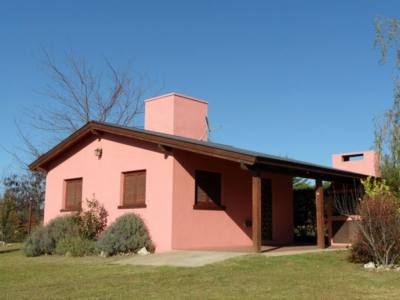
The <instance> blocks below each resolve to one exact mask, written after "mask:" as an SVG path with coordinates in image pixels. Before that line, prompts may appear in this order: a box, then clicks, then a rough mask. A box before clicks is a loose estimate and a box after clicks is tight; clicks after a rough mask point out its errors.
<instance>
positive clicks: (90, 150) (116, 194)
mask: <svg viewBox="0 0 400 300" xmlns="http://www.w3.org/2000/svg"><path fill="white" fill-rule="evenodd" d="M98 147H100V148H102V149H103V156H102V157H101V159H98V158H97V157H96V156H95V155H94V150H95V149H96V148H98ZM143 169H145V170H146V174H147V178H146V204H147V207H146V208H136V209H118V205H120V203H121V196H122V192H121V184H122V177H121V174H122V172H126V171H134V170H143ZM196 169H199V170H207V171H213V172H219V173H221V174H222V203H223V205H225V206H226V210H223V211H216V210H196V209H194V208H193V205H194V201H195V182H194V172H195V170H196ZM262 176H263V177H267V178H270V179H271V180H272V197H273V208H272V210H273V239H274V241H273V243H275V244H280V243H290V242H292V241H293V207H292V203H293V198H292V196H293V194H292V190H291V178H290V177H289V176H286V175H279V174H272V173H265V174H263V175H262ZM77 177H82V178H83V191H82V193H83V197H82V199H86V198H91V197H93V196H94V197H95V198H96V199H98V200H99V201H100V202H102V203H103V204H104V206H105V208H106V209H107V211H108V213H109V218H108V221H109V224H110V223H111V222H113V221H114V220H115V219H116V218H117V217H118V216H121V215H123V214H125V213H128V212H135V213H137V214H139V215H140V216H142V217H143V219H144V221H145V222H146V224H147V226H148V228H149V230H150V234H151V236H152V239H153V240H154V242H155V244H156V247H157V248H156V251H157V252H163V251H168V250H171V249H196V248H223V247H239V246H251V245H252V239H251V227H246V226H245V221H246V220H251V217H252V212H251V174H250V173H249V172H248V171H245V170H242V169H241V168H240V164H239V163H236V162H230V161H225V160H222V159H217V158H211V157H206V156H201V155H197V154H193V153H189V152H184V151H179V150H175V151H174V154H173V155H170V156H168V157H165V155H164V153H161V152H159V151H158V149H157V147H156V146H154V145H151V144H147V143H144V142H138V141H132V140H128V139H125V138H118V137H112V136H108V135H105V136H103V137H102V139H101V140H98V139H96V138H94V137H92V138H89V139H87V140H85V141H84V142H82V143H81V144H80V145H78V146H76V147H75V148H74V149H73V150H71V151H70V153H68V154H67V155H64V156H63V157H62V158H60V160H59V161H58V162H56V163H55V164H54V165H53V167H52V168H51V170H50V171H49V172H48V174H47V183H46V200H45V222H46V223H47V222H48V221H49V220H50V219H52V218H54V217H56V216H58V215H62V214H68V212H60V210H61V209H62V208H63V199H64V197H63V195H64V181H65V180H66V179H71V178H77Z"/></svg>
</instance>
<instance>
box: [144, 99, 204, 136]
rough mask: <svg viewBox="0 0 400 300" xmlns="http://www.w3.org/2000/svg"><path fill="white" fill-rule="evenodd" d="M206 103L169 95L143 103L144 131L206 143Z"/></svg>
mask: <svg viewBox="0 0 400 300" xmlns="http://www.w3.org/2000/svg"><path fill="white" fill-rule="evenodd" d="M207 108H208V103H207V102H206V101H204V100H199V99H195V98H192V97H189V96H185V95H181V94H177V93H171V94H166V95H162V96H158V97H155V98H151V99H148V100H146V101H145V114H144V129H147V130H152V131H158V132H162V133H168V134H173V135H177V136H182V137H187V138H191V139H195V140H203V141H206V140H207V138H208V134H207V133H208V130H207V122H206V118H207Z"/></svg>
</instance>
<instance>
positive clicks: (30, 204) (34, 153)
mask: <svg viewBox="0 0 400 300" xmlns="http://www.w3.org/2000/svg"><path fill="white" fill-rule="evenodd" d="M43 53H44V55H43V56H44V60H43V67H44V70H45V72H46V74H47V75H48V78H49V81H48V84H46V85H45V88H44V89H43V91H42V95H43V96H44V98H45V99H47V101H46V102H44V103H43V104H42V105H37V106H36V107H30V108H29V109H27V110H26V111H25V115H24V116H23V119H24V120H26V122H25V123H19V122H16V128H17V132H18V134H19V137H20V140H21V144H22V147H17V149H18V150H19V151H18V150H17V151H9V152H11V153H12V155H13V156H14V158H15V159H16V160H17V161H18V162H19V163H20V164H21V165H22V169H23V170H24V171H23V173H22V174H17V175H15V174H12V175H10V176H8V177H7V178H6V179H5V180H4V185H5V186H6V188H7V189H9V190H11V191H12V193H13V194H14V195H15V198H16V205H17V208H16V209H18V210H25V211H27V212H28V214H27V215H28V217H27V222H28V229H29V231H30V228H31V225H32V222H33V220H34V219H35V218H36V217H37V216H40V215H41V214H42V213H41V211H42V209H43V202H44V187H45V184H44V181H45V176H44V174H42V173H40V172H30V171H29V170H28V169H27V165H28V164H29V162H31V161H32V160H34V159H36V158H38V157H39V156H40V155H41V154H42V153H43V152H44V150H46V149H47V148H49V147H51V146H52V145H54V144H55V143H58V142H60V141H61V140H62V139H64V138H65V137H66V136H68V135H69V134H71V133H72V132H74V131H75V130H77V129H78V128H80V127H81V126H83V125H84V124H86V123H87V122H89V121H92V120H96V121H101V122H110V123H114V124H118V125H123V126H132V125H133V124H134V122H135V121H136V120H137V117H138V116H139V115H141V114H142V113H143V99H144V97H146V94H147V93H148V92H149V91H150V82H149V80H148V79H147V77H146V76H143V75H140V74H137V75H136V74H133V72H130V71H129V70H120V69H117V68H116V67H115V66H114V65H113V64H112V63H111V62H110V61H109V60H107V59H105V60H104V67H103V69H102V70H101V71H95V68H93V67H91V66H90V65H89V63H88V62H87V61H86V59H84V58H82V57H79V56H78V55H76V54H74V53H73V52H70V53H67V54H66V55H65V56H64V59H63V63H57V62H56V61H55V60H54V59H53V58H52V57H51V56H50V55H49V53H48V52H46V51H44V52H43ZM32 137H35V139H34V138H32Z"/></svg>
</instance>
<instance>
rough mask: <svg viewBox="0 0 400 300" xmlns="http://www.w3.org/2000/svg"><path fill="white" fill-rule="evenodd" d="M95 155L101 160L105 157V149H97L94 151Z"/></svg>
mask: <svg viewBox="0 0 400 300" xmlns="http://www.w3.org/2000/svg"><path fill="white" fill-rule="evenodd" d="M94 155H95V156H97V158H98V159H100V158H101V157H102V155H103V149H102V148H100V147H99V148H96V149H95V150H94Z"/></svg>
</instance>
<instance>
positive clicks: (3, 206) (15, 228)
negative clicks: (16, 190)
mask: <svg viewBox="0 0 400 300" xmlns="http://www.w3.org/2000/svg"><path fill="white" fill-rule="evenodd" d="M19 217H20V216H19V215H18V211H17V209H16V205H15V199H14V198H13V196H12V194H11V193H10V192H9V191H6V192H5V193H4V196H3V199H1V201H0V241H4V242H15V241H20V239H21V238H22V237H23V236H24V232H25V228H24V227H23V226H21V225H22V222H21V220H20V218H19Z"/></svg>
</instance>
